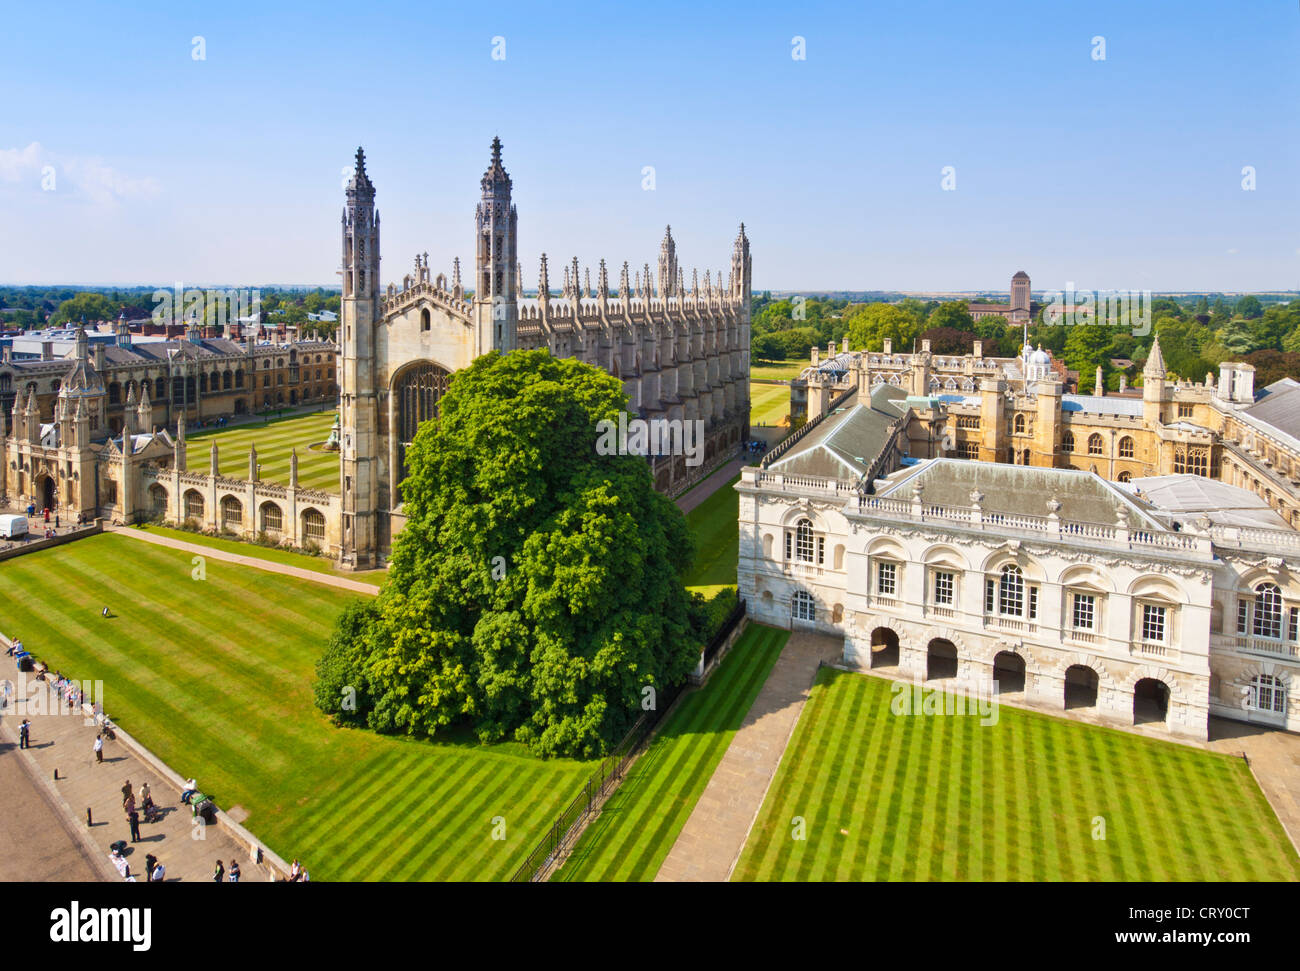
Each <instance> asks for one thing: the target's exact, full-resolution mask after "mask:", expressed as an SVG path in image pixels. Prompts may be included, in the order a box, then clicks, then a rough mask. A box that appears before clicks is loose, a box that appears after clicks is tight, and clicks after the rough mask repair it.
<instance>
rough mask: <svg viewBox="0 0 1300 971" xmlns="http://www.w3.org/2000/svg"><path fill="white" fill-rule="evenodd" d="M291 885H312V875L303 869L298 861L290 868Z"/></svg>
mask: <svg viewBox="0 0 1300 971" xmlns="http://www.w3.org/2000/svg"><path fill="white" fill-rule="evenodd" d="M289 883H311V874H310V873H308V872H307V871H306V870H304V869H303V867H302V864H301V863H299V862H298V861H297V860H294V861H293V866H291V867H289Z"/></svg>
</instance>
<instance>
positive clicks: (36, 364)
mask: <svg viewBox="0 0 1300 971" xmlns="http://www.w3.org/2000/svg"><path fill="white" fill-rule="evenodd" d="M76 333H77V336H75V337H73V339H71V340H67V341H59V340H45V341H42V353H41V356H40V357H39V358H35V357H32V358H23V357H20V356H17V355H15V354H14V353H13V352H12V350H11V348H10V347H8V346H6V347H5V348H4V350H3V357H2V358H0V412H4V413H5V414H6V415H12V413H13V411H14V408H15V407H23V406H25V405H26V404H27V399H28V397H29V396H30V395H32V394H35V396H36V406H37V408H38V410H39V411H40V416H41V421H42V422H45V423H49V422H52V421H53V420H54V409H55V406H56V404H57V402H58V397H59V390H60V388H61V387H62V385H63V384H65V383H66V382H67V380H68V370H69V366H70V365H69V362H71V361H73V360H74V359H76V356H77V355H78V354H80V353H82V351H81V350H80V348H81V344H82V342H84V347H85V351H84V352H85V355H86V362H87V366H88V367H90V368H91V369H93V371H94V373H95V374H96V375H98V377H99V379H100V382H101V383H102V384H103V387H104V398H103V407H102V409H101V410H100V411H99V412H98V413H95V414H92V415H91V431H92V433H94V434H95V436H96V438H103V437H105V436H107V435H119V434H121V431H122V425H123V422H124V413H125V410H126V399H127V397H128V396H129V394H130V392H131V391H132V390H134V391H135V394H136V397H137V398H138V397H139V396H140V393H141V390H142V389H143V388H144V387H146V386H147V387H148V389H149V396H150V398H151V399H152V402H153V412H154V419H155V420H156V421H157V422H158V423H159V424H160V425H162V426H168V427H172V428H174V427H175V426H176V422H177V420H178V419H179V418H180V417H181V416H182V415H184V416H185V419H186V421H188V422H189V423H190V424H191V425H197V424H198V423H199V422H201V421H206V420H208V419H212V418H221V417H229V416H233V415H243V414H250V413H253V412H257V411H261V410H264V409H267V408H281V407H284V408H289V407H294V406H296V405H300V404H312V403H328V402H331V401H333V400H334V399H335V397H336V396H337V394H338V383H337V377H336V368H337V361H336V355H337V349H336V347H335V346H334V344H333V343H332V342H331V341H326V340H316V339H301V340H299V339H294V340H287V339H283V338H280V337H278V336H275V335H271V337H270V338H269V339H265V338H259V336H257V335H256V334H254V333H252V332H250V333H249V335H248V337H247V338H246V339H244V340H233V339H231V338H229V337H204V336H202V334H201V331H200V330H199V328H198V327H196V326H193V325H191V326H189V327H188V328H187V330H186V336H185V337H184V338H183V339H180V340H154V339H149V338H141V337H140V336H139V335H134V334H132V333H131V332H130V331H129V330H128V329H127V323H126V319H125V317H123V318H122V319H120V320H119V321H118V323H117V326H116V327H115V328H114V332H113V334H112V335H111V337H110V335H109V334H107V333H102V334H101V333H95V332H88V331H87V330H86V328H85V327H84V326H82V327H79V328H77V329H76Z"/></svg>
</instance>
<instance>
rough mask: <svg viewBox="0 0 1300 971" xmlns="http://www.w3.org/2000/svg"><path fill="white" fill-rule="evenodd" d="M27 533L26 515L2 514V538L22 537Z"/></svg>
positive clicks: (0, 517)
mask: <svg viewBox="0 0 1300 971" xmlns="http://www.w3.org/2000/svg"><path fill="white" fill-rule="evenodd" d="M26 535H27V517H26V516H14V515H4V516H0V539H22V538H23V537H24V536H26Z"/></svg>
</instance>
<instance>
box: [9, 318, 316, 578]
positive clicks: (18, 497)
mask: <svg viewBox="0 0 1300 971" xmlns="http://www.w3.org/2000/svg"><path fill="white" fill-rule="evenodd" d="M211 344H212V342H210V341H202V342H199V341H195V342H193V346H191V347H188V348H187V349H186V350H185V351H183V352H180V353H177V354H174V355H172V356H173V358H174V360H172V361H169V362H168V368H169V372H168V373H169V374H170V375H172V376H173V377H171V378H164V377H162V376H161V375H160V376H159V377H157V378H152V377H150V373H151V371H150V367H151V365H148V364H144V363H129V364H125V363H124V364H123V365H122V366H121V367H113V368H108V369H107V376H109V377H111V378H113V379H114V380H113V381H112V382H110V383H109V384H108V385H106V384H105V380H104V374H103V373H101V371H100V370H99V368H98V365H99V364H101V363H102V354H100V355H93V354H92V353H91V351H90V347H89V339H88V335H87V334H86V332H85V330H84V328H78V331H77V337H76V341H75V347H74V351H73V355H72V358H71V359H70V360H68V359H65V360H60V361H59V362H58V364H57V373H58V374H59V375H60V377H59V378H58V379H55V380H57V382H58V383H57V391H55V392H54V401H53V405H52V406H51V409H50V411H51V415H50V417H51V418H52V419H53V420H52V421H45V416H44V414H42V411H43V409H42V406H41V401H40V398H39V397H38V393H37V388H36V386H35V381H36V380H38V379H36V378H35V377H34V374H33V372H32V371H29V370H27V369H26V368H25V367H23V363H22V362H19V363H18V366H17V367H16V368H13V369H12V370H11V372H10V373H14V372H17V373H19V374H21V375H22V376H23V377H25V378H30V379H32V380H30V381H28V382H26V383H25V384H24V385H23V390H25V391H26V395H25V396H24V397H22V398H18V396H17V395H15V399H16V400H15V402H14V405H13V408H12V413H11V414H10V416H9V417H8V420H6V415H5V410H4V409H0V456H3V462H0V497H4V498H5V499H7V500H8V501H9V502H11V503H16V504H18V505H20V506H21V505H25V504H26V502H27V501H28V500H29V499H34V501H35V502H36V505H37V506H38V508H49V509H50V510H51V514H52V515H54V514H57V515H59V516H60V517H61V518H62V519H63V520H64V521H72V520H75V519H76V517H78V516H84V517H86V518H91V519H93V518H97V517H102V518H104V519H107V520H109V521H110V522H117V523H133V522H140V521H146V520H156V521H161V522H165V523H170V524H173V525H182V524H186V523H188V524H189V525H191V526H193V527H195V528H198V529H206V530H208V531H212V532H217V531H221V532H227V533H231V534H234V535H236V536H238V537H239V538H242V539H252V538H254V537H256V536H258V534H261V533H264V534H266V536H267V537H268V538H270V539H272V540H275V541H279V542H282V543H285V544H288V545H292V546H295V547H299V548H308V547H315V548H318V549H320V550H321V551H322V552H324V553H326V554H328V555H331V556H337V555H338V552H339V546H340V536H339V529H338V524H339V521H340V519H341V516H340V505H341V503H340V499H339V497H338V496H337V495H332V494H329V493H325V492H317V491H313V490H305V489H300V488H299V487H298V482H297V457H296V455H295V456H294V457H293V458H292V460H291V465H290V481H289V484H288V486H282V485H273V484H269V483H263V482H260V481H258V472H257V456H256V453H255V452H250V455H249V474H248V478H247V479H235V478H230V477H227V476H222V475H220V474H219V473H218V468H217V452H216V449H217V446H216V444H215V443H214V444H213V446H212V450H211V453H210V467H209V469H208V470H207V472H206V473H200V472H195V471H191V470H189V469H187V467H186V457H185V428H186V416H187V414H194V415H198V416H202V417H216V416H217V415H219V414H231V413H236V412H230V411H219V410H218V409H220V408H222V407H223V405H226V406H228V405H229V404H230V398H231V396H240V395H242V396H246V397H245V398H244V399H242V400H253V396H254V395H259V396H260V395H263V394H265V395H274V396H279V395H282V394H284V393H285V392H284V387H285V385H286V384H288V385H289V386H290V387H291V388H292V389H293V396H294V398H297V396H298V395H297V392H298V389H300V388H302V389H305V388H308V387H311V388H316V387H319V388H321V389H322V396H323V397H324V398H325V399H326V400H329V399H330V398H332V388H333V366H332V362H333V360H334V353H333V347H332V346H331V345H328V344H322V343H319V342H316V341H300V342H291V343H280V344H264V345H258V344H252V343H250V346H249V347H244V348H239V349H238V350H237V352H235V353H233V354H231V355H226V354H224V353H222V352H221V351H222V350H224V349H223V348H220V347H218V348H217V349H213V348H212V347H211V346H209V345H211ZM182 361H184V362H186V363H188V364H190V365H192V368H191V369H188V370H182V365H181V362H182ZM41 364H42V368H41V370H42V371H45V370H54V368H52V367H45V365H46V364H47V362H41ZM233 368H238V370H233ZM137 371H138V374H139V376H138V378H136V377H130V376H129V375H132V374H136V373H137ZM317 372H319V374H320V377H319V379H318V378H317V377H315V375H316V373H317ZM234 374H238V375H239V376H240V380H239V381H238V382H236V380H235V378H234V377H233V375H234ZM289 374H292V375H293V377H292V380H291V381H287V382H286V381H280V380H274V379H275V378H277V377H286V376H288V375H289ZM308 374H310V377H309V376H308ZM318 380H319V381H320V384H319V385H317V383H316V382H317V381H318ZM162 381H166V382H167V383H165V384H161V385H160V384H159V383H158V382H162ZM123 382H124V386H125V400H118V401H115V400H113V399H114V398H115V397H116V396H117V395H120V394H122V387H123ZM308 382H310V383H308ZM189 383H192V387H187V386H186V385H187V384H189ZM227 384H229V385H230V389H229V391H227V389H226V387H225V385H227ZM263 384H265V390H263V389H262V385H263ZM212 385H216V386H217V387H216V388H214V389H213V391H212V392H211V393H209V392H208V388H209V387H210V386H212ZM151 388H154V389H158V388H161V389H162V390H163V391H164V392H166V391H168V390H174V391H175V399H170V398H169V397H168V396H166V395H165V396H164V404H163V405H162V406H161V407H159V408H156V407H155V405H154V403H153V401H152V399H151V393H150V389H151ZM110 389H111V390H110ZM195 389H197V391H198V394H197V397H190V396H189V393H190V392H191V391H192V390H195ZM137 391H138V396H137ZM160 411H161V415H160V414H159V412H160ZM169 414H174V421H175V425H174V427H175V433H172V432H171V431H169V430H168V429H167V428H165V427H162V428H160V427H159V425H158V424H157V423H156V422H157V419H158V418H159V417H162V418H163V419H164V422H165V420H166V418H167V417H168V415H169Z"/></svg>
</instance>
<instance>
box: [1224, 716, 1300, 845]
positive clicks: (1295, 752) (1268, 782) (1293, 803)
mask: <svg viewBox="0 0 1300 971" xmlns="http://www.w3.org/2000/svg"><path fill="white" fill-rule="evenodd" d="M1207 747H1208V748H1211V749H1213V750H1215V751H1216V752H1227V753H1229V754H1232V755H1240V754H1241V753H1243V752H1244V753H1245V754H1246V758H1247V759H1248V760H1249V762H1250V767H1251V769H1252V770H1253V771H1254V773H1255V778H1256V779H1258V780H1259V787H1260V788H1261V789H1263V790H1264V795H1265V796H1266V797H1267V798H1268V802H1269V805H1270V806H1272V807H1273V811H1274V812H1275V813H1277V818H1278V819H1279V820H1281V822H1282V828H1283V829H1285V830H1286V833H1287V835H1288V836H1289V837H1291V845H1292V846H1294V847H1295V848H1296V851H1297V852H1300V735H1296V734H1294V733H1292V732H1283V731H1278V730H1277V729H1273V728H1265V727H1263V726H1260V725H1249V724H1246V723H1245V722H1238V721H1232V720H1231V719H1228V718H1211V719H1210V742H1209V745H1208V746H1207Z"/></svg>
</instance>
